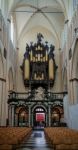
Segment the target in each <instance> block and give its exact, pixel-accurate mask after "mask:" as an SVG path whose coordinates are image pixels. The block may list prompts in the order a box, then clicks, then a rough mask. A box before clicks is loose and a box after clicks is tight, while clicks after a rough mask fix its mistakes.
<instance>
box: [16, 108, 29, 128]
mask: <svg viewBox="0 0 78 150" xmlns="http://www.w3.org/2000/svg"><path fill="white" fill-rule="evenodd" d="M28 118H29V114H28V107H25V106H19V107H16V109H15V121H14V122H15V126H28Z"/></svg>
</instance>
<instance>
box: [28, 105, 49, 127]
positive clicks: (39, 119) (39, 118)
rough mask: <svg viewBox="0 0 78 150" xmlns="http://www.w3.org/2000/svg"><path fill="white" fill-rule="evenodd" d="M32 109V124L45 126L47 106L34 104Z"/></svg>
mask: <svg viewBox="0 0 78 150" xmlns="http://www.w3.org/2000/svg"><path fill="white" fill-rule="evenodd" d="M31 111H32V126H36V127H39V128H41V127H45V126H47V118H48V116H47V108H46V107H45V106H44V105H35V106H33V107H32V109H31Z"/></svg>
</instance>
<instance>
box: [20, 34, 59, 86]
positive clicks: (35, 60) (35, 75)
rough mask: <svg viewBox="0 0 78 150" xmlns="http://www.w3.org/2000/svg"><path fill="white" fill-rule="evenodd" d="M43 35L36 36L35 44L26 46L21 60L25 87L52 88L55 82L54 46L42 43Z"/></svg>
mask: <svg viewBox="0 0 78 150" xmlns="http://www.w3.org/2000/svg"><path fill="white" fill-rule="evenodd" d="M43 38H44V37H43V35H42V34H41V33H38V34H37V43H35V44H33V42H31V43H30V45H28V44H27V45H26V51H25V54H24V59H23V65H22V70H23V76H24V84H25V86H29V84H31V86H48V85H51V86H53V84H54V80H55V72H56V68H57V66H56V64H55V59H54V53H53V52H54V48H55V47H54V46H53V45H52V44H51V45H50V47H49V46H48V42H45V44H43V43H42V39H43Z"/></svg>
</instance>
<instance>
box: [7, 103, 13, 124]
mask: <svg viewBox="0 0 78 150" xmlns="http://www.w3.org/2000/svg"><path fill="white" fill-rule="evenodd" d="M11 116H12V110H11V105H9V110H8V118H9V126H11Z"/></svg>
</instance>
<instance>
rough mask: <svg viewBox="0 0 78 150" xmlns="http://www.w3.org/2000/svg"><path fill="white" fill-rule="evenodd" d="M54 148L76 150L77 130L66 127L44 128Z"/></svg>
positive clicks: (77, 149) (55, 149) (77, 142)
mask: <svg viewBox="0 0 78 150" xmlns="http://www.w3.org/2000/svg"><path fill="white" fill-rule="evenodd" d="M44 131H45V135H46V136H47V137H48V139H49V141H50V143H51V144H52V146H53V149H54V150H78V131H76V130H73V129H69V128H66V127H48V128H45V129H44Z"/></svg>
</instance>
